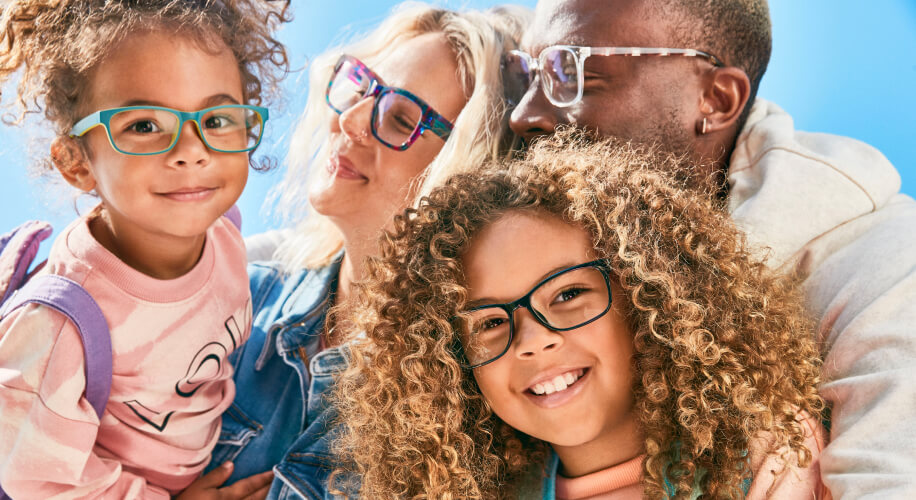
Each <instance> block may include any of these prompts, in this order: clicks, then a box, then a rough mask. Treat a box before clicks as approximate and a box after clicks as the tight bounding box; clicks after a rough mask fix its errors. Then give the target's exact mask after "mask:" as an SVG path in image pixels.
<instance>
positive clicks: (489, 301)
mask: <svg viewBox="0 0 916 500" xmlns="http://www.w3.org/2000/svg"><path fill="white" fill-rule="evenodd" d="M579 264H583V262H580V263H579ZM576 265H578V264H575V263H573V264H562V265H559V266H557V267H554V268H553V269H550V270H549V271H547V272H545V273H544V274H542V275H541V276H540V277H539V278H537V279H535V280H534V283H533V284H532V285H531V287H530V288H528V291H527V292H525V293H528V292H530V291H531V288H534V287H535V286H536V285H538V284H540V283H541V282H542V281H544V280H545V279H547V277H548V276H550V275H552V274H554V273H557V272H560V271H562V270H564V269H566V268H569V267H573V266H576ZM518 298H519V297H516V298H514V299H512V300H517V299H518ZM510 302H511V301H510ZM494 304H508V302H499V301H497V300H496V299H494V298H492V297H481V298H479V299H475V300H472V301H470V302H468V303H467V306H466V307H467V308H468V309H470V308H473V307H477V306H483V305H494Z"/></svg>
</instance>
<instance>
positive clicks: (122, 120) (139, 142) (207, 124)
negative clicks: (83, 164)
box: [108, 106, 264, 154]
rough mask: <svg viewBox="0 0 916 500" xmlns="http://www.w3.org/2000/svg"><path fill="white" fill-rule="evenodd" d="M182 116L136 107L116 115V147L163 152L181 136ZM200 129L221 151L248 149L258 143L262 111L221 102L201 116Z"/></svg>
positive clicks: (112, 128)
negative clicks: (258, 111) (226, 104)
mask: <svg viewBox="0 0 916 500" xmlns="http://www.w3.org/2000/svg"><path fill="white" fill-rule="evenodd" d="M180 123H181V118H180V117H179V116H178V115H177V114H175V113H173V112H171V111H166V110H162V109H147V108H135V109H128V110H124V111H120V112H118V113H115V114H114V115H112V117H111V120H110V121H109V127H108V128H109V132H110V134H111V140H112V142H113V143H114V145H115V147H117V148H118V149H120V150H121V151H124V152H125V153H139V154H155V153H160V152H163V151H165V150H167V149H169V147H171V146H172V144H173V143H174V142H175V141H176V140H177V137H178V134H179V133H180V132H181V130H180ZM199 125H200V127H199V130H200V133H201V135H202V137H203V139H204V142H205V143H206V145H207V146H208V147H209V148H211V149H214V150H217V151H224V152H241V151H248V150H250V149H252V148H254V146H256V145H257V143H258V139H259V138H260V136H261V130H262V129H263V125H264V124H263V122H262V119H261V115H260V114H259V113H257V112H256V111H254V110H251V109H247V108H244V107H241V106H221V107H218V108H214V109H211V110H209V111H208V112H207V113H205V114H204V115H202V116H201V117H200V123H199Z"/></svg>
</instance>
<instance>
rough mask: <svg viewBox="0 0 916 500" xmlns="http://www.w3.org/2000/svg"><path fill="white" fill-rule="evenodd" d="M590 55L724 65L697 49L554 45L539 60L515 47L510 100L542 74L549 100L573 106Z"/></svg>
mask: <svg viewBox="0 0 916 500" xmlns="http://www.w3.org/2000/svg"><path fill="white" fill-rule="evenodd" d="M590 56H625V57H641V56H658V57H663V56H681V57H699V58H701V59H705V60H707V61H709V62H710V63H711V64H712V65H713V66H715V67H717V68H718V67H723V66H725V64H724V63H722V60H721V59H719V58H718V57H716V56H714V55H712V54H710V53H708V52H703V51H702V50H696V49H667V48H660V47H578V46H575V45H553V46H550V47H547V48H545V49H544V50H542V51H541V53H540V54H538V56H537V59H535V58H534V57H533V56H531V55H530V54H528V53H527V52H523V51H521V50H512V51H510V52H509V53H507V54H506V55H505V56H504V58H503V72H504V73H503V74H504V78H505V79H506V95H507V97H508V99H509V100H510V101H514V103H515V104H518V102H520V101H521V97H522V96H524V95H525V93H526V92H527V91H528V89H529V88H530V87H531V85H532V84H533V83H534V81H535V80H536V78H537V76H538V74H540V76H541V79H540V80H541V83H542V85H543V90H544V95H546V96H547V99H548V100H549V101H550V103H551V104H553V105H554V106H556V107H558V108H565V107H568V106H572V105H573V104H576V103H577V102H579V101H580V100H582V85H583V82H584V80H585V76H584V74H585V72H584V70H583V67H584V66H585V60H586V59H588V58H589V57H590ZM535 90H536V89H535Z"/></svg>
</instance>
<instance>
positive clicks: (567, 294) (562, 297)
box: [553, 287, 588, 304]
mask: <svg viewBox="0 0 916 500" xmlns="http://www.w3.org/2000/svg"><path fill="white" fill-rule="evenodd" d="M587 291H588V290H587V289H585V288H583V287H573V288H567V289H565V290H563V291H561V292H560V293H558V294H557V296H556V298H554V300H553V303H554V304H556V303H560V302H569V301H570V300H573V299H575V298H576V297H578V296H580V295H582V294H583V293H585V292H587Z"/></svg>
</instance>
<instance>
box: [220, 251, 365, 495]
mask: <svg viewBox="0 0 916 500" xmlns="http://www.w3.org/2000/svg"><path fill="white" fill-rule="evenodd" d="M339 270H340V258H338V259H336V260H335V261H334V263H332V264H331V265H329V266H327V267H325V268H321V269H311V270H302V271H298V272H296V273H292V274H287V273H284V272H283V271H282V270H281V269H280V268H279V266H278V265H277V264H275V263H259V264H251V265H249V267H248V272H249V275H250V285H251V297H252V308H253V316H252V327H251V336H250V338H249V340H248V342H247V343H246V344H244V345H243V346H242V347H241V348H239V349H238V350H236V351H235V352H234V353H233V356H232V358H231V361H232V363H233V366H234V367H235V383H236V390H237V392H236V397H235V402H234V403H233V405H232V406H231V407H230V408H229V410H227V411H226V413H224V414H223V421H222V424H223V425H222V431H221V433H220V438H219V442H218V444H217V446H216V448H215V449H214V450H213V458H212V460H211V464H210V468H213V467H217V466H219V465H220V464H221V463H223V462H225V461H226V460H232V461H233V462H234V464H235V469H234V470H233V473H232V477H230V479H229V480H228V481H227V483H226V484H231V483H233V482H235V481H237V480H238V479H241V478H244V477H248V476H250V475H252V474H257V473H259V472H263V471H265V470H268V469H270V468H271V467H273V472H274V481H273V484H272V485H271V488H270V492H269V494H268V498H269V499H287V498H307V499H324V498H331V496H330V495H329V494H328V493H327V491H326V489H327V488H326V481H327V478H328V476H329V475H330V473H331V472H332V471H333V470H334V468H335V467H336V463H335V461H334V459H333V457H332V456H331V454H330V451H329V447H330V443H331V441H332V439H333V435H332V434H333V432H332V428H331V424H332V422H333V420H334V417H335V414H334V412H333V409H332V408H329V407H328V405H327V404H326V403H327V402H326V400H325V398H324V396H327V395H328V394H329V393H330V392H331V391H330V389H331V387H332V385H333V382H334V376H335V374H337V373H338V372H340V371H342V370H343V369H345V368H346V366H347V358H346V352H345V351H344V349H343V348H342V347H332V348H329V349H326V350H324V351H322V352H318V351H319V349H320V347H319V338H320V333H321V331H322V328H323V326H324V321H325V314H326V312H327V308H328V297H329V295H330V292H331V291H332V287H334V286H336V285H335V283H336V277H337V274H338V271H339Z"/></svg>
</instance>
